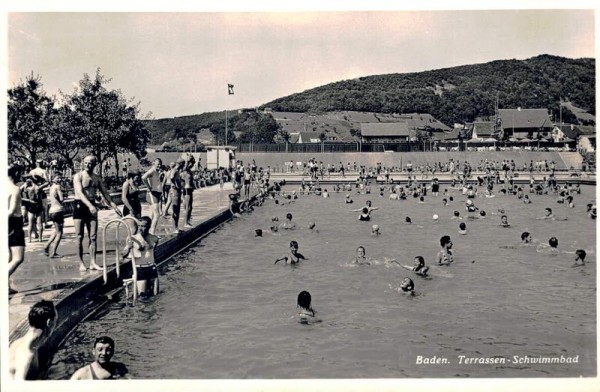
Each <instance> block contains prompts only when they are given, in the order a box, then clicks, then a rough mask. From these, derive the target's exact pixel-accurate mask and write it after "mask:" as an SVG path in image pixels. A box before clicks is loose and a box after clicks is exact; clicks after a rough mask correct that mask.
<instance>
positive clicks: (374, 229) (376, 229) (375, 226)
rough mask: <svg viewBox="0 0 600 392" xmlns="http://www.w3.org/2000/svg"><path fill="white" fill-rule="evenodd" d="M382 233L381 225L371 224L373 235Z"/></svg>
mask: <svg viewBox="0 0 600 392" xmlns="http://www.w3.org/2000/svg"><path fill="white" fill-rule="evenodd" d="M380 234H381V233H380V232H379V225H373V226H371V235H374V236H378V235H380Z"/></svg>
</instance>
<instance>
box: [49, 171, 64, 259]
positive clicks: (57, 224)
mask: <svg viewBox="0 0 600 392" xmlns="http://www.w3.org/2000/svg"><path fill="white" fill-rule="evenodd" d="M61 179H62V178H61V176H60V174H59V173H57V174H55V175H54V178H53V179H52V185H51V186H50V189H49V190H48V200H49V202H50V209H49V210H48V217H49V218H50V220H51V221H53V222H54V233H53V234H52V236H51V237H50V239H49V240H48V243H47V244H46V247H45V248H44V253H45V254H46V256H50V257H51V258H53V259H56V258H60V257H61V256H60V255H59V254H58V253H56V250H57V249H58V244H60V240H61V239H62V235H63V228H64V225H65V208H64V207H63V204H62V203H63V201H64V198H63V193H62V189H61V187H60V181H61Z"/></svg>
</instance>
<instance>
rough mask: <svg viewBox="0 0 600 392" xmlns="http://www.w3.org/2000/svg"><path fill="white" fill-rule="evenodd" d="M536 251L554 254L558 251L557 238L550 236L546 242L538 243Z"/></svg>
mask: <svg viewBox="0 0 600 392" xmlns="http://www.w3.org/2000/svg"><path fill="white" fill-rule="evenodd" d="M536 251H537V252H539V253H549V254H551V255H553V256H556V255H557V254H558V253H559V251H558V238H556V237H550V239H549V240H548V244H539V245H538V246H537V248H536Z"/></svg>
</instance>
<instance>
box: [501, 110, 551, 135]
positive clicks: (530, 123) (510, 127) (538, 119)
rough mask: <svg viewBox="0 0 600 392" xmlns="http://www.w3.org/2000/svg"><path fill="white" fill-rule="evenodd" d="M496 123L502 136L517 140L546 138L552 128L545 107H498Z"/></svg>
mask: <svg viewBox="0 0 600 392" xmlns="http://www.w3.org/2000/svg"><path fill="white" fill-rule="evenodd" d="M498 124H499V126H500V129H501V131H502V132H503V134H504V137H508V138H513V139H517V140H520V139H539V138H544V139H548V138H550V137H551V134H552V129H553V128H554V126H553V124H552V120H551V119H550V115H549V114H548V110H546V109H521V108H518V109H499V110H498ZM538 135H539V136H538Z"/></svg>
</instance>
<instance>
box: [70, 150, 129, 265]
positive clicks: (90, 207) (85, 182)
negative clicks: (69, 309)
mask: <svg viewBox="0 0 600 392" xmlns="http://www.w3.org/2000/svg"><path fill="white" fill-rule="evenodd" d="M97 163H98V161H97V160H96V157H95V156H93V155H88V156H87V157H85V158H84V159H83V163H82V165H83V170H82V171H80V172H79V173H76V174H75V175H74V176H73V188H74V191H75V197H74V199H75V200H74V207H73V224H74V226H75V235H76V237H77V255H78V256H79V262H80V263H81V265H80V266H79V270H80V271H86V270H87V269H88V268H87V266H86V265H85V263H84V262H83V231H84V228H87V231H88V238H89V251H90V269H95V270H102V267H100V266H99V265H98V264H96V247H97V239H96V237H97V235H98V206H97V205H96V193H97V192H98V191H100V193H101V194H102V196H103V197H104V199H105V200H106V201H107V202H110V206H111V207H112V209H113V210H114V211H115V212H116V213H117V214H118V215H119V216H121V211H119V208H118V207H117V205H116V204H115V202H114V201H112V200H111V198H110V194H109V193H108V191H107V190H106V187H105V186H104V183H103V182H102V179H101V178H100V176H98V175H97V174H96V173H94V168H95V167H96V164H97Z"/></svg>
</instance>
